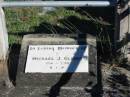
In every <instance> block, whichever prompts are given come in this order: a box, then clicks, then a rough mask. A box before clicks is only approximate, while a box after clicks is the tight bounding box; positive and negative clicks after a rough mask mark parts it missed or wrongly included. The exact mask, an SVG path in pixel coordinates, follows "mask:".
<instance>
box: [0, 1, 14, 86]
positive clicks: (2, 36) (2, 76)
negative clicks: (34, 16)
mask: <svg viewBox="0 0 130 97" xmlns="http://www.w3.org/2000/svg"><path fill="white" fill-rule="evenodd" d="M0 2H2V1H0ZM8 48H9V45H8V33H7V28H6V22H5V14H4V11H3V8H2V7H0V81H1V82H5V85H6V86H7V87H8V88H12V87H13V85H12V83H11V82H10V80H9V73H8V66H7V60H8Z"/></svg>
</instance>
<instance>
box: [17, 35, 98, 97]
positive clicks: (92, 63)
mask: <svg viewBox="0 0 130 97" xmlns="http://www.w3.org/2000/svg"><path fill="white" fill-rule="evenodd" d="M34 44H35V45H45V44H48V45H49V44H50V45H54V44H55V45H56V44H59V45H64V44H68V45H69V44H71V45H74V44H87V45H89V46H90V47H89V48H90V49H89V73H65V74H63V73H58V74H56V73H54V74H47V73H46V74H41V73H36V74H25V73H24V69H25V64H26V57H27V51H28V46H29V45H34ZM97 84H98V81H97V52H96V39H95V38H94V37H92V36H90V35H85V36H81V37H80V38H79V37H78V36H76V35H72V36H67V35H66V36H61V35H42V34H39V35H26V36H24V39H23V42H22V47H21V54H20V59H19V65H18V72H17V80H16V87H20V88H23V89H25V92H26V93H27V91H26V88H31V87H32V88H31V89H35V88H36V87H38V88H39V89H40V90H42V89H43V94H45V93H46V92H45V91H47V92H48V93H50V95H52V94H53V95H58V94H59V93H61V95H62V96H59V97H80V94H81V95H82V97H89V96H90V97H91V95H89V96H86V94H87V92H86V91H85V88H89V89H92V90H94V91H96V87H95V86H96V85H97ZM48 87H49V89H47V88H48ZM63 87H65V88H66V87H68V89H66V90H64V89H63V93H62V92H60V90H61V91H62V89H61V88H63ZM76 87H77V88H78V89H80V88H82V90H81V91H80V90H79V91H77V90H75V89H74V88H76ZM69 88H70V90H69ZM44 90H45V91H44ZM40 92H41V91H40ZM69 92H70V93H69ZM26 93H25V94H26ZM67 93H68V94H67ZM21 95H22V94H21ZM37 95H38V94H37ZM84 95H85V96H84ZM20 97H28V96H20ZM30 97H34V96H30ZM35 97H37V96H35ZM38 97H41V96H38ZM42 97H44V96H42ZM45 97H46V96H45ZM47 97H57V96H47Z"/></svg>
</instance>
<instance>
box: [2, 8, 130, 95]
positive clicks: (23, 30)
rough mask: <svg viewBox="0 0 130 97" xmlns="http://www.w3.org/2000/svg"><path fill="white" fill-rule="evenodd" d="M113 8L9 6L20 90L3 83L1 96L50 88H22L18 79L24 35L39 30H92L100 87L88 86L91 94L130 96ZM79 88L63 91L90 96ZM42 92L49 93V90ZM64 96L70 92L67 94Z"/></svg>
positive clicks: (129, 68) (129, 71) (129, 70)
mask: <svg viewBox="0 0 130 97" xmlns="http://www.w3.org/2000/svg"><path fill="white" fill-rule="evenodd" d="M106 10H107V11H106ZM112 10H113V8H106V9H102V8H97V9H96V10H95V8H88V9H85V8H67V9H65V8H59V9H58V8H56V9H55V11H50V12H46V13H44V11H43V10H42V8H22V9H19V8H14V9H10V8H9V9H5V14H6V20H7V21H6V22H7V28H8V32H9V43H10V49H9V51H10V52H9V60H8V68H9V75H10V80H11V82H12V83H13V84H14V86H15V88H16V89H17V90H16V89H15V88H12V89H8V88H5V86H4V83H3V84H2V85H1V86H0V97H12V95H13V97H19V94H21V95H22V94H23V95H22V97H41V96H39V95H38V93H39V94H42V92H45V91H46V90H45V89H43V90H39V89H38V88H34V87H32V88H30V89H29V90H26V89H24V88H21V89H20V88H19V87H17V83H16V79H17V78H16V75H17V65H18V61H19V60H18V58H19V54H20V48H21V42H22V38H23V36H24V35H27V34H39V33H40V34H60V35H65V34H85V33H88V34H91V35H93V36H94V37H96V38H97V54H98V56H97V61H98V67H97V68H98V70H99V71H98V81H99V83H100V89H98V90H99V91H95V90H94V89H87V88H84V90H85V92H86V93H90V95H91V97H130V86H129V85H130V65H129V62H127V60H126V59H125V57H124V54H123V53H121V52H120V51H119V48H120V44H121V42H119V43H118V45H117V46H116V47H115V44H114V43H113V41H114V35H113V33H114V31H115V26H114V25H115V24H114V18H115V16H114V11H112ZM126 42H127V39H124V40H123V43H124V44H125V43H126ZM117 47H118V48H117ZM113 48H114V49H113ZM124 48H125V47H124ZM124 52H125V50H124ZM0 66H1V65H0ZM0 68H3V67H0ZM30 83H31V82H30ZM90 84H91V83H90ZM77 91H78V92H77V93H76V94H73V92H72V93H69V91H63V93H64V94H66V93H69V95H72V94H73V95H74V96H69V97H88V96H82V95H80V93H81V92H80V89H79V90H77ZM36 94H37V95H36ZM81 94H82V93H81ZM42 95H43V96H45V97H46V96H47V94H42ZM64 97H68V96H66V95H64Z"/></svg>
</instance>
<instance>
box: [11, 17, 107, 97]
mask: <svg viewBox="0 0 130 97" xmlns="http://www.w3.org/2000/svg"><path fill="white" fill-rule="evenodd" d="M59 21H60V22H61V23H62V24H63V25H64V26H65V27H60V26H57V25H53V24H49V23H46V22H43V23H41V24H40V25H39V26H38V27H34V28H35V31H34V32H21V33H17V34H16V35H18V36H21V37H23V36H24V35H26V34H37V33H42V34H52V33H53V34H61V35H64V34H72V32H73V34H91V35H93V36H95V37H96V36H97V34H99V33H100V30H99V28H97V26H96V25H95V23H94V22H92V21H87V20H83V19H79V18H78V17H75V16H70V17H68V18H66V19H63V20H59ZM66 22H69V23H71V25H72V26H73V27H74V28H75V29H73V28H71V27H70V26H68V25H67V24H66ZM66 26H67V27H66ZM100 26H102V25H100ZM102 27H103V30H102V32H106V31H107V30H108V29H109V27H107V26H102ZM68 28H69V29H68ZM11 34H12V35H15V34H14V33H11ZM104 34H105V33H101V35H104ZM104 36H107V35H104ZM85 38H86V37H84V40H85ZM78 44H80V43H79V41H78ZM84 44H86V42H85V43H84ZM15 48H17V49H18V52H17V54H18V55H19V51H20V45H15V44H14V45H13V46H12V48H11V52H10V57H12V56H11V54H13V53H14V52H15V51H16V49H15ZM99 48H100V45H98V52H99V50H100V49H99ZM79 50H80V47H79V48H78V49H77V52H76V53H75V56H77V55H78V54H79ZM84 50H85V48H84ZM84 50H83V51H82V52H81V51H80V54H81V56H83V54H84ZM15 53H16V52H15ZM14 57H15V58H13V59H12V60H14V61H13V62H11V65H10V66H9V71H10V79H11V80H13V81H14V82H15V80H16V72H17V62H16V56H14ZM12 60H11V61H12ZM80 60H81V59H79V60H78V62H77V63H76V67H74V68H72V67H71V64H72V63H73V60H72V62H71V64H70V66H69V68H68V70H67V71H69V70H70V69H73V71H75V70H76V68H77V67H78V65H79V62H80ZM14 63H15V64H14ZM14 65H15V66H14ZM97 66H98V67H97V69H98V72H97V73H98V75H97V76H98V78H97V81H98V84H97V85H95V86H93V87H92V89H85V90H86V92H90V93H91V96H92V97H95V96H96V97H101V95H102V92H103V90H102V82H101V80H102V75H101V66H100V60H98V65H97ZM14 67H16V68H14ZM72 75H73V73H69V74H66V73H65V74H63V75H62V76H61V78H60V80H59V81H58V82H57V83H56V84H55V85H53V86H52V87H51V89H50V92H49V94H48V96H49V97H57V96H58V95H59V93H60V89H61V87H62V86H64V85H65V84H67V83H68V81H69V80H70V79H71V77H72ZM86 84H87V83H86ZM91 84H92V83H91V82H89V83H88V84H87V85H86V86H88V85H91Z"/></svg>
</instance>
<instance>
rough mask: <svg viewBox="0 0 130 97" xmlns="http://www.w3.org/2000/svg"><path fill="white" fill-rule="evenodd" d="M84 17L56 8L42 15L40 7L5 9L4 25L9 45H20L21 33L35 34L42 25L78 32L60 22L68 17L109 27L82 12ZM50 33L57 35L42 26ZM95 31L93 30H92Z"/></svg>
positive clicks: (53, 29)
mask: <svg viewBox="0 0 130 97" xmlns="http://www.w3.org/2000/svg"><path fill="white" fill-rule="evenodd" d="M82 13H84V15H82V14H80V13H79V12H77V11H75V10H68V9H65V8H57V9H56V10H55V11H52V12H47V13H43V12H42V11H41V8H40V7H27V8H6V9H5V15H6V23H7V29H8V33H9V43H10V44H14V43H16V44H17V43H21V40H22V36H20V34H21V35H22V33H29V32H31V33H33V32H34V33H35V32H36V28H38V27H39V26H40V24H42V23H47V24H50V25H55V26H58V27H61V28H65V29H68V30H69V31H70V33H75V32H76V31H78V32H80V31H79V29H78V28H77V27H76V25H75V24H73V23H71V22H69V21H64V22H61V21H60V20H67V18H68V17H70V16H75V17H77V18H78V19H80V20H85V21H89V22H92V23H94V25H95V27H96V26H99V25H100V26H104V25H105V26H110V24H109V23H108V22H105V21H102V20H100V19H99V18H93V17H92V16H91V15H90V14H89V13H87V12H85V11H84V10H83V11H82ZM44 26H45V28H46V29H48V30H50V31H51V33H57V30H56V29H55V28H51V26H50V27H48V26H46V25H44ZM94 29H95V28H94Z"/></svg>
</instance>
